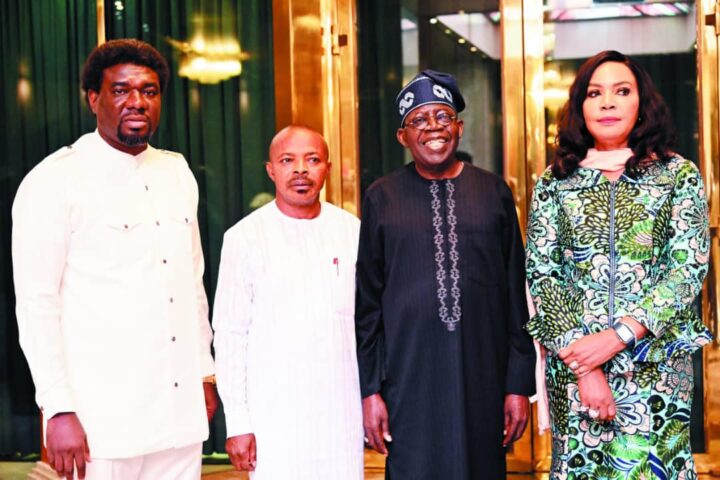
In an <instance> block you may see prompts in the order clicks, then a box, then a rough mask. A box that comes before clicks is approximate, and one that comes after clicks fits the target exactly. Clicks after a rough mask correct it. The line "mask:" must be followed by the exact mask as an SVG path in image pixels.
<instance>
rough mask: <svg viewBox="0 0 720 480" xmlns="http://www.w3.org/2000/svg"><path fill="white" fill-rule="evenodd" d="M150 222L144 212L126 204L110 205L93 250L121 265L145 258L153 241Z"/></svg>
mask: <svg viewBox="0 0 720 480" xmlns="http://www.w3.org/2000/svg"><path fill="white" fill-rule="evenodd" d="M147 228H148V221H147V220H146V219H145V218H144V216H143V215H142V213H141V212H140V211H138V210H136V209H133V208H129V207H127V206H122V205H121V206H108V207H107V209H106V210H105V211H104V212H103V215H102V217H101V221H100V222H99V225H98V228H97V229H95V231H96V233H97V236H96V237H95V242H92V243H93V245H92V249H93V250H95V251H97V253H98V256H100V257H103V258H105V259H107V261H109V262H112V263H118V264H128V263H133V262H135V261H138V260H140V259H141V258H142V257H144V256H145V255H146V254H147V252H148V249H150V248H151V242H150V238H149V235H148V233H147Z"/></svg>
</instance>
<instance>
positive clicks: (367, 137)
mask: <svg viewBox="0 0 720 480" xmlns="http://www.w3.org/2000/svg"><path fill="white" fill-rule="evenodd" d="M400 8H401V5H400V0H366V1H359V2H357V35H358V41H357V45H358V90H359V97H360V98H359V119H360V122H359V125H360V128H359V130H360V131H359V137H360V169H361V170H360V189H361V192H365V189H366V188H367V187H369V186H370V184H371V183H372V182H373V181H375V180H376V179H378V178H380V177H381V176H383V175H385V174H386V173H389V172H391V171H393V170H395V169H397V168H399V167H401V166H402V165H403V163H404V156H403V155H404V154H403V147H402V146H401V145H400V144H399V143H398V141H397V139H396V138H395V132H396V131H397V129H398V126H399V118H398V114H397V110H396V107H395V97H396V96H397V94H398V93H399V92H400V89H401V88H402V76H403V65H402V38H401V30H400Z"/></svg>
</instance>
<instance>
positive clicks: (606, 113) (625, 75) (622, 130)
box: [583, 62, 640, 150]
mask: <svg viewBox="0 0 720 480" xmlns="http://www.w3.org/2000/svg"><path fill="white" fill-rule="evenodd" d="M639 104H640V95H639V92H638V86H637V80H635V75H633V73H632V71H631V70H630V69H629V68H628V67H627V66H626V65H625V64H622V63H618V62H605V63H603V64H602V65H600V66H599V67H597V68H596V69H595V71H594V72H593V74H592V77H590V83H589V84H588V89H587V95H586V97H585V101H584V102H583V117H584V118H585V125H586V126H587V129H588V131H589V132H590V135H592V136H593V138H594V139H595V148H597V149H598V150H615V149H618V148H626V147H627V145H628V136H630V132H631V131H632V129H633V127H634V126H635V122H637V119H638V106H639Z"/></svg>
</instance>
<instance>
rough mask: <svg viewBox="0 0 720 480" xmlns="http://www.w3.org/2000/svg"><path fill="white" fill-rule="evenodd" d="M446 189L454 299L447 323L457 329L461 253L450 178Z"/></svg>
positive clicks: (451, 289)
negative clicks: (459, 251) (458, 245)
mask: <svg viewBox="0 0 720 480" xmlns="http://www.w3.org/2000/svg"><path fill="white" fill-rule="evenodd" d="M445 189H446V190H447V207H448V243H449V244H450V279H451V280H452V284H451V287H450V295H451V296H452V299H453V306H452V319H451V320H450V323H448V324H447V327H448V330H449V331H451V332H452V331H453V330H455V324H457V323H458V322H460V312H461V311H460V286H459V282H460V269H459V268H458V261H459V260H460V254H459V253H458V250H457V244H458V236H457V233H456V232H455V226H456V225H457V217H456V216H455V198H454V194H455V185H453V183H452V182H451V181H450V180H448V181H447V182H445Z"/></svg>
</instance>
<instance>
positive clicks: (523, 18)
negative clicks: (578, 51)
mask: <svg viewBox="0 0 720 480" xmlns="http://www.w3.org/2000/svg"><path fill="white" fill-rule="evenodd" d="M542 11H543V3H542V0H503V1H501V2H500V18H501V22H500V30H501V36H502V61H501V72H502V73H501V90H502V118H503V174H504V177H505V181H506V182H507V183H508V185H509V186H510V189H511V191H512V193H513V197H514V199H515V206H516V209H517V213H518V218H519V220H520V227H521V229H522V231H523V238H524V237H525V226H526V223H527V215H528V210H529V207H530V199H531V198H532V189H533V187H534V185H535V180H536V179H537V176H538V175H539V174H540V173H541V172H542V171H543V170H544V169H545V114H544V111H545V110H544V108H545V105H544V101H543V42H542V38H543V24H542V22H543V16H542ZM528 39H533V40H532V41H528ZM518 79H522V81H521V82H518ZM518 83H519V84H520V88H518ZM535 432H537V414H536V408H535V407H534V406H533V415H532V419H531V422H530V424H529V425H528V428H527V430H526V431H525V434H524V435H523V436H522V438H520V440H518V441H517V442H516V443H515V444H514V445H513V446H512V449H511V450H510V452H509V453H508V455H507V463H508V471H511V472H531V471H533V470H535V466H536V464H537V463H538V461H539V459H538V458H537V456H538V455H539V456H540V457H542V458H543V459H544V458H546V457H547V456H548V454H549V452H550V442H549V435H545V436H544V437H542V438H537V434H536V433H535ZM538 440H539V441H538ZM538 445H539V446H543V447H544V448H541V449H540V450H538V448H537V446H538Z"/></svg>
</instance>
